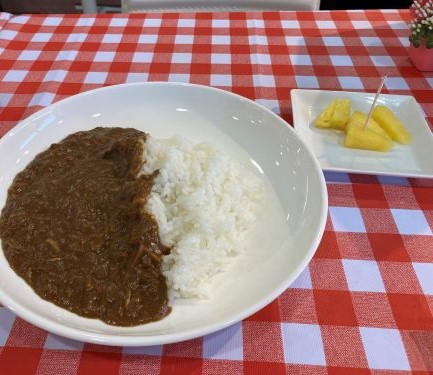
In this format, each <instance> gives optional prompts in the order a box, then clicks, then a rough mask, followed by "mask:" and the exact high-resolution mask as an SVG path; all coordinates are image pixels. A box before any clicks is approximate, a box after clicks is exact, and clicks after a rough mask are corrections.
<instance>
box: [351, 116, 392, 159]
mask: <svg viewBox="0 0 433 375" xmlns="http://www.w3.org/2000/svg"><path fill="white" fill-rule="evenodd" d="M343 145H344V147H349V148H359V149H363V150H371V151H381V152H386V151H389V150H390V149H391V148H392V145H393V142H392V139H391V138H390V137H389V136H384V135H382V134H380V133H378V132H376V131H374V130H372V129H370V128H369V127H367V128H365V129H363V128H362V127H360V126H359V125H357V123H352V124H351V123H350V122H349V124H347V128H346V137H345V138H344V143H343Z"/></svg>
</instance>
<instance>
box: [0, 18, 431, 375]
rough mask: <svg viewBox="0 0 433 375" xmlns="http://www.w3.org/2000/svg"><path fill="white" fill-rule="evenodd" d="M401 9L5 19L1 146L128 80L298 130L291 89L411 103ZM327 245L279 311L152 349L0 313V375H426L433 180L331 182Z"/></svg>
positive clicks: (0, 25) (349, 177)
mask: <svg viewBox="0 0 433 375" xmlns="http://www.w3.org/2000/svg"><path fill="white" fill-rule="evenodd" d="M408 20H409V15H408V12H407V11H406V10H387V11H384V10H383V11H379V10H370V11H350V12H349V11H331V12H327V11H321V12H269V13H197V14H193V13H183V14H133V15H129V16H128V15H121V14H116V15H98V16H94V15H93V16H92V15H52V16H41V15H30V16H28V15H21V16H12V15H10V14H6V13H3V14H1V13H0V79H1V84H0V136H2V135H4V134H5V133H6V132H7V131H9V130H10V129H11V128H12V127H13V126H14V125H16V124H17V122H19V121H20V120H22V119H24V118H26V117H28V116H29V115H30V114H32V113H34V112H35V111H37V110H39V109H41V108H43V107H44V106H47V105H49V104H51V103H53V102H56V101H58V100H60V99H62V98H65V97H68V96H71V95H74V94H76V93H79V92H83V91H86V90H90V89H93V88H97V87H101V86H104V85H114V84H119V83H124V82H143V81H177V82H191V83H198V84H203V85H210V86H214V87H218V88H222V89H224V90H228V91H232V92H235V93H238V94H240V95H243V96H245V97H248V98H250V99H253V100H255V101H257V102H258V103H260V104H262V105H264V106H266V107H268V108H270V109H272V110H273V111H275V112H277V113H278V114H280V115H281V116H282V117H283V118H284V119H285V120H287V121H288V122H289V123H291V121H292V107H291V102H290V89H292V88H320V89H328V90H350V91H369V92H374V91H375V90H376V88H377V87H378V84H379V82H380V77H382V76H383V75H384V74H388V79H387V81H386V83H385V88H384V91H383V92H387V93H392V94H405V95H413V96H414V97H415V98H416V100H417V101H418V102H419V103H420V104H421V107H422V109H423V110H424V113H425V115H426V118H427V120H428V121H429V123H430V124H432V123H433V90H432V86H433V73H422V72H419V71H418V70H416V69H415V68H414V67H413V66H412V64H411V62H410V61H409V59H408V56H407V47H408V39H407V36H408V30H407V26H406V24H407V22H408ZM325 177H326V180H327V188H328V193H329V213H328V220H327V224H326V228H325V233H324V236H323V239H322V241H321V244H320V246H319V248H318V250H317V252H316V254H315V256H314V258H313V259H312V261H311V262H310V264H309V266H308V268H307V269H305V271H304V272H303V273H302V274H301V276H300V277H299V278H298V279H297V280H296V281H295V283H294V284H293V285H291V286H290V287H289V288H288V289H287V290H286V291H285V292H284V293H283V294H282V295H281V296H280V297H279V298H278V299H277V300H275V301H274V302H272V303H271V304H270V305H268V306H267V307H266V308H264V309H263V310H261V311H259V312H258V313H256V314H255V315H253V316H251V317H249V318H247V319H245V320H244V321H243V322H239V323H237V324H234V325H233V326H231V327H229V328H227V329H225V330H223V331H220V332H217V333H214V334H210V335H208V336H205V337H201V338H197V339H194V340H190V341H186V342H182V343H176V344H169V345H163V346H154V347H136V348H122V347H107V346H97V345H93V344H86V343H81V342H76V341H73V340H69V339H64V338H61V337H58V336H56V335H53V334H50V333H48V332H46V331H44V330H42V329H39V328H37V327H35V326H33V325H31V324H29V323H27V322H25V321H23V320H21V319H20V318H17V317H16V316H15V315H14V314H13V313H12V312H10V311H9V310H7V309H6V308H4V307H3V308H1V307H0V345H1V349H0V373H2V374H8V373H11V374H12V373H13V374H27V373H28V374H34V373H37V374H63V375H66V374H93V373H99V372H100V373H103V374H117V373H121V374H139V373H140V374H141V373H161V374H168V373H175V374H182V373H185V374H189V373H194V374H201V373H203V374H225V373H230V374H235V373H242V372H243V373H245V374H262V373H270V374H279V373H291V374H292V373H293V374H297V373H300V374H301V373H302V374H360V375H361V374H407V373H414V374H429V373H430V374H432V373H433V183H432V180H427V179H425V180H423V179H408V178H396V177H392V178H391V177H383V176H368V175H356V174H345V173H325Z"/></svg>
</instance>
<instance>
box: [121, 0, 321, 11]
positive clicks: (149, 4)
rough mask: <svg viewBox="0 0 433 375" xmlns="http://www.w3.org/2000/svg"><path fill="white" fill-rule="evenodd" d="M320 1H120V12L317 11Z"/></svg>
mask: <svg viewBox="0 0 433 375" xmlns="http://www.w3.org/2000/svg"><path fill="white" fill-rule="evenodd" d="M319 7H320V0H122V12H124V13H132V12H169V11H171V12H235V11H240V12H247V11H273V10H274V11H285V10H318V9H319Z"/></svg>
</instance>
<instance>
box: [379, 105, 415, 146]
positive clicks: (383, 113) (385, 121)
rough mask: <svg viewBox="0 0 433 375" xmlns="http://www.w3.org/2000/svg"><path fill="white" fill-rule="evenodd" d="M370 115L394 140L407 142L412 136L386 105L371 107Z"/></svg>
mask: <svg viewBox="0 0 433 375" xmlns="http://www.w3.org/2000/svg"><path fill="white" fill-rule="evenodd" d="M371 117H373V119H374V120H375V121H376V122H377V123H378V124H379V125H380V126H381V127H382V128H383V129H384V130H385V131H386V132H387V133H388V134H389V135H390V137H391V138H392V139H393V140H394V141H396V142H399V143H402V144H408V143H409V142H410V141H411V139H412V136H411V135H410V133H409V132H408V131H407V130H406V128H405V126H404V125H403V123H402V122H401V121H400V120H399V119H398V118H397V117H396V116H395V115H394V113H393V112H392V111H391V110H390V109H389V108H388V107H386V106H384V105H378V106H377V107H376V108H374V109H373V113H372V115H371Z"/></svg>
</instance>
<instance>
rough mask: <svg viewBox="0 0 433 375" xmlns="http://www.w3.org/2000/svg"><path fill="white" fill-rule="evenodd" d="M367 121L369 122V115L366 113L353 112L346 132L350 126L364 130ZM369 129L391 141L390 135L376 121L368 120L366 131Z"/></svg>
mask: <svg viewBox="0 0 433 375" xmlns="http://www.w3.org/2000/svg"><path fill="white" fill-rule="evenodd" d="M366 120H367V115H366V114H365V113H364V112H360V111H355V112H353V113H352V116H350V119H349V122H348V123H347V127H346V131H347V128H348V127H349V126H356V127H358V128H360V129H364V126H365V121H366ZM367 128H368V129H370V130H372V131H374V132H376V133H379V134H380V135H383V136H384V137H386V138H390V139H391V137H390V136H389V135H388V133H387V132H386V131H385V130H383V129H382V127H381V126H380V125H379V124H378V123H377V122H376V121H374V119H372V118H371V117H370V119H369V120H368V124H367V126H366V129H367Z"/></svg>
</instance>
